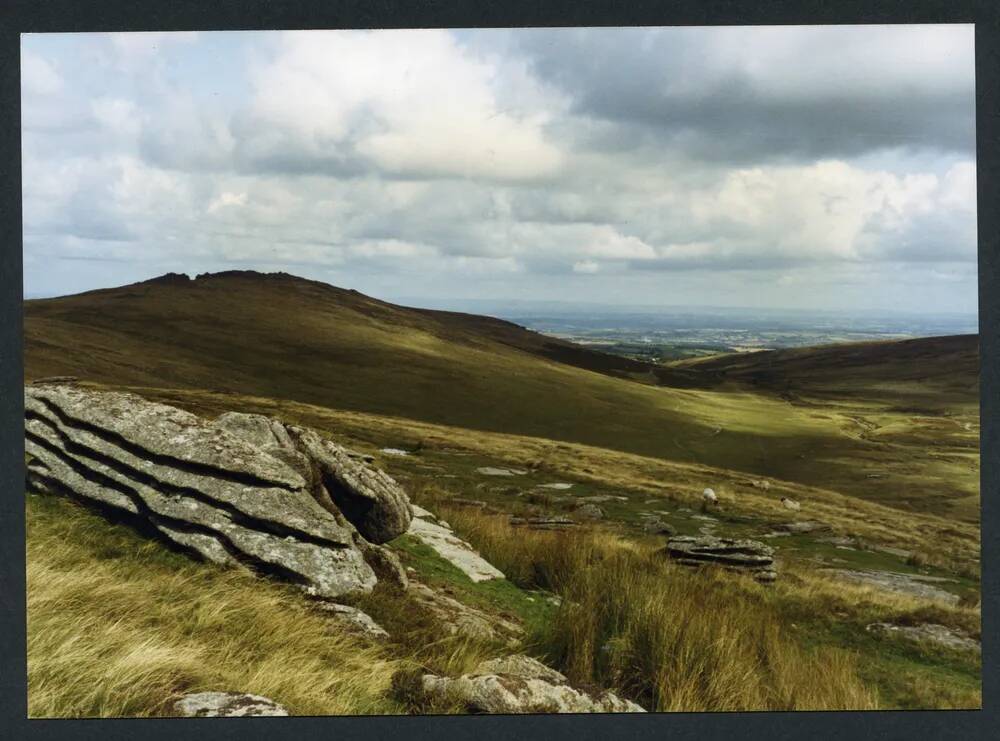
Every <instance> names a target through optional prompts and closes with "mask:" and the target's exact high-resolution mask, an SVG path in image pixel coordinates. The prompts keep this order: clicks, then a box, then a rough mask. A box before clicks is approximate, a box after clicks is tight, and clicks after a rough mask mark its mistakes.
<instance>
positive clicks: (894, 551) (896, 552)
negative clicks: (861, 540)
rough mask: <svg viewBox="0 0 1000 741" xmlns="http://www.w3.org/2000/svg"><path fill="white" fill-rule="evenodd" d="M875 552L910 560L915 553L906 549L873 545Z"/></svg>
mask: <svg viewBox="0 0 1000 741" xmlns="http://www.w3.org/2000/svg"><path fill="white" fill-rule="evenodd" d="M871 549H872V550H873V551H879V552H880V553H888V554H889V555H890V556H898V557H899V558H904V559H906V558H909V557H910V556H912V555H913V551H908V550H906V549H904V548H894V547H892V546H889V545H873V546H871Z"/></svg>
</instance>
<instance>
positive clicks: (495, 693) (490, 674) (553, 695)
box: [420, 655, 645, 714]
mask: <svg viewBox="0 0 1000 741" xmlns="http://www.w3.org/2000/svg"><path fill="white" fill-rule="evenodd" d="M420 689H421V691H422V692H423V694H424V695H425V696H426V697H428V698H436V699H441V700H451V701H455V700H458V701H459V702H461V703H462V704H463V705H464V706H465V707H466V709H467V710H468V711H469V712H473V713H490V714H513V713H642V712H645V710H643V708H641V707H640V706H639V705H636V704H635V703H634V702H630V701H629V700H625V699H622V698H620V697H618V696H617V695H615V694H614V693H613V692H602V693H600V694H592V693H589V692H585V691H583V690H579V689H575V688H573V687H571V686H570V685H569V683H568V681H567V679H566V677H565V676H563V675H562V674H560V673H559V672H557V671H556V670H554V669H551V668H549V667H547V666H545V665H544V664H542V663H541V662H539V661H536V660H535V659H532V658H530V657H528V656H523V655H515V656H505V657H503V658H499V659H491V660H489V661H484V662H482V663H480V664H479V665H478V666H477V667H476V668H475V669H474V670H473V671H472V672H470V673H469V674H463V675H462V676H460V677H458V678H456V679H451V678H448V677H439V676H436V675H433V674H425V675H423V676H422V677H421V679H420Z"/></svg>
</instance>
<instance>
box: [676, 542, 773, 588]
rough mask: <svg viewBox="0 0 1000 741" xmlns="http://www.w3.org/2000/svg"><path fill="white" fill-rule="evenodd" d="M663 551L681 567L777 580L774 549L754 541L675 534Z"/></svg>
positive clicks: (759, 579) (765, 580)
mask: <svg viewBox="0 0 1000 741" xmlns="http://www.w3.org/2000/svg"><path fill="white" fill-rule="evenodd" d="M662 552H663V553H665V554H666V555H667V556H668V557H670V558H671V559H673V560H675V561H676V562H677V563H679V564H682V565H684V566H703V565H705V564H716V565H718V566H721V567H723V568H726V569H729V570H734V571H743V572H747V573H749V574H751V575H752V576H753V577H754V578H755V579H757V580H758V581H762V582H769V581H774V580H775V579H776V578H777V572H776V571H775V569H774V549H773V548H771V547H770V546H767V545H765V544H764V543H761V542H759V541H756V540H733V539H730V538H717V537H714V536H712V535H702V536H701V537H697V536H692V535H677V536H675V537H672V538H670V539H669V540H668V541H667V547H666V548H664V549H663V551H662Z"/></svg>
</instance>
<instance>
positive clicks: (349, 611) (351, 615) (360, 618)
mask: <svg viewBox="0 0 1000 741" xmlns="http://www.w3.org/2000/svg"><path fill="white" fill-rule="evenodd" d="M318 606H319V609H321V610H322V611H323V612H326V613H328V614H329V615H330V616H331V617H332V618H333V619H334V620H335V621H336V622H337V623H338V624H339V625H341V626H343V627H345V628H347V629H348V630H351V631H354V632H356V633H360V634H361V635H363V636H365V637H366V638H371V639H374V640H381V639H383V638H388V637H389V633H388V632H387V631H386V630H385V628H383V627H382V626H381V625H379V624H378V623H376V622H375V620H373V619H372V617H371V615H369V614H368V613H367V612H363V611H361V610H359V609H358V608H357V607H350V606H348V605H340V604H337V603H336V602H320V603H319V605H318Z"/></svg>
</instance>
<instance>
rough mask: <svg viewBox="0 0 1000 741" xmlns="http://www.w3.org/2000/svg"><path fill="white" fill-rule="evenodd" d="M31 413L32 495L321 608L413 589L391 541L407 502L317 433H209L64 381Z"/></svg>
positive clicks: (224, 426) (228, 420)
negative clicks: (387, 587) (256, 574)
mask: <svg viewBox="0 0 1000 741" xmlns="http://www.w3.org/2000/svg"><path fill="white" fill-rule="evenodd" d="M24 402H25V447H26V451H27V453H28V454H29V455H30V457H31V459H30V461H29V463H28V471H27V478H28V484H29V486H30V487H32V488H34V489H37V490H42V491H48V492H52V493H57V494H65V495H69V496H72V497H73V498H76V499H78V500H81V501H84V502H86V503H90V504H94V505H99V506H101V507H103V508H106V509H111V510H114V511H117V512H119V513H122V514H125V515H127V516H129V517H130V518H131V519H132V520H133V521H135V522H136V524H138V525H140V526H143V527H149V528H150V529H151V530H154V531H156V532H159V533H160V534H161V535H162V536H164V537H165V538H167V539H168V540H170V541H173V542H174V543H175V544H177V545H179V546H181V547H182V548H184V549H185V550H188V551H193V552H195V553H197V554H198V555H200V556H201V557H203V558H204V559H206V560H209V561H212V562H215V563H220V564H234V565H245V566H250V567H252V568H254V569H256V570H258V571H263V572H265V573H270V574H274V575H277V576H280V577H283V578H285V579H287V580H290V581H292V582H295V583H298V584H300V585H301V586H302V587H303V588H304V589H305V591H306V592H307V593H308V594H310V595H313V596H316V597H322V598H328V599H330V598H337V597H340V596H344V595H350V594H363V593H366V592H370V591H371V590H372V588H373V587H374V586H375V584H376V582H377V581H378V580H379V579H380V578H388V579H390V580H393V581H397V582H400V584H399V585H400V586H405V583H404V582H405V576H400V575H401V574H402V569H401V568H400V567H399V564H398V559H396V557H395V555H394V554H393V553H391V552H390V551H388V550H387V549H385V548H384V547H382V546H381V545H379V543H380V542H383V541H384V540H385V539H387V538H390V537H395V535H398V534H401V533H403V532H405V531H406V529H407V528H408V527H409V524H410V518H411V512H410V504H409V500H408V499H407V497H406V494H405V493H404V492H403V490H402V489H401V488H400V487H399V485H398V484H396V482H395V481H394V480H393V479H391V478H390V477H389V476H388V475H386V474H385V473H384V472H382V471H378V470H377V469H374V468H372V467H371V466H369V465H368V464H367V462H366V461H365V460H364V458H363V457H362V456H360V455H358V454H354V453H352V452H351V451H348V450H346V449H344V448H341V447H339V446H337V445H336V444H334V443H332V442H330V441H328V440H325V439H324V438H322V437H321V436H320V435H319V434H318V433H316V432H315V431H313V430H309V429H306V428H300V427H294V426H289V425H284V424H283V423H281V422H280V421H279V420H275V419H271V418H268V417H263V416H260V415H243V414H226V415H223V416H222V417H220V418H219V419H218V420H216V421H214V422H209V421H206V420H204V419H201V418H200V417H197V416H195V415H193V414H190V413H189V412H185V411H183V410H180V409H177V408H174V407H171V406H168V405H166V404H158V403H154V402H150V401H147V400H146V399H143V398H142V397H140V396H137V395H135V394H127V393H118V392H105V391H94V390H89V389H85V388H81V387H76V386H70V385H64V384H52V383H47V384H44V383H43V384H31V385H28V386H26V387H25V399H24ZM331 488H335V492H331V491H330V489H331ZM358 503H360V504H358ZM345 510H346V511H345ZM366 533H367V534H368V535H367V536H366ZM369 537H370V538H371V540H369V539H368V538H369Z"/></svg>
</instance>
